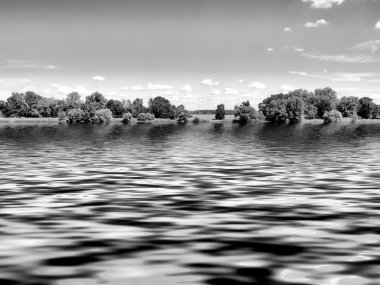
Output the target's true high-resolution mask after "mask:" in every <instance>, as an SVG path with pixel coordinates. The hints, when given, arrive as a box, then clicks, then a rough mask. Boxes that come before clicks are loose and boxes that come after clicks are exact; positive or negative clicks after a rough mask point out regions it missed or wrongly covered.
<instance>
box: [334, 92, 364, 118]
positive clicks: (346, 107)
mask: <svg viewBox="0 0 380 285" xmlns="http://www.w3.org/2000/svg"><path fill="white" fill-rule="evenodd" d="M358 107H359V98H358V97H355V96H348V97H346V96H344V97H342V98H341V99H340V100H339V101H338V104H337V105H336V109H337V110H338V111H339V112H341V113H342V116H343V117H352V116H353V115H356V113H357V111H358Z"/></svg>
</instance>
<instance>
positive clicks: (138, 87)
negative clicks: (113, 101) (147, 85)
mask: <svg viewBox="0 0 380 285" xmlns="http://www.w3.org/2000/svg"><path fill="white" fill-rule="evenodd" d="M141 90H144V86H142V85H134V86H132V87H131V91H141Z"/></svg>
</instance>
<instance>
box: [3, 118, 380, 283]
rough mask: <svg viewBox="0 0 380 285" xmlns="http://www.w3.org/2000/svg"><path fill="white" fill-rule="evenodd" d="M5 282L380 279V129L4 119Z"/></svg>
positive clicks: (368, 126)
mask: <svg viewBox="0 0 380 285" xmlns="http://www.w3.org/2000/svg"><path fill="white" fill-rule="evenodd" d="M0 181H1V184H0V284H1V285H7V284H28V285H31V284H42V285H43V284H59V285H73V284H86V285H90V284H230V285H235V284H261V285H262V284H264V285H265V284H268V285H269V284H276V285H290V284H313V285H351V284H354V285H361V284H365V285H371V284H373V285H375V284H380V246H379V245H380V190H379V185H380V124H345V125H307V124H306V125H293V126H292V125H272V124H269V123H258V124H253V125H247V126H243V127H239V126H237V125H233V124H232V123H230V122H226V123H224V124H220V123H214V122H208V123H201V124H198V125H193V124H188V125H181V124H172V125H151V124H139V125H134V126H128V125H121V124H116V123H114V124H111V125H105V126H99V125H66V124H49V123H44V124H35V125H31V124H2V125H0Z"/></svg>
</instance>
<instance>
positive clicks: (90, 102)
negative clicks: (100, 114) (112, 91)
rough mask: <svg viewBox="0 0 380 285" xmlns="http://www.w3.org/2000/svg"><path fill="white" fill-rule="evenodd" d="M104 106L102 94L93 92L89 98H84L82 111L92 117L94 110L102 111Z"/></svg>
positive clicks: (105, 102)
mask: <svg viewBox="0 0 380 285" xmlns="http://www.w3.org/2000/svg"><path fill="white" fill-rule="evenodd" d="M106 104H107V99H106V98H105V97H104V96H103V94H101V93H99V92H94V93H92V94H91V95H90V96H87V97H86V100H85V103H84V110H85V111H87V112H88V113H89V114H91V115H93V114H95V111H96V110H100V109H104V108H105V107H106Z"/></svg>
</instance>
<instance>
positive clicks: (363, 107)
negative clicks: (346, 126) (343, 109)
mask: <svg viewBox="0 0 380 285" xmlns="http://www.w3.org/2000/svg"><path fill="white" fill-rule="evenodd" d="M375 108H376V104H375V103H373V100H372V99H371V98H369V97H362V98H360V100H359V107H358V116H360V117H361V118H363V119H372V118H373V117H374V113H375Z"/></svg>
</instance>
